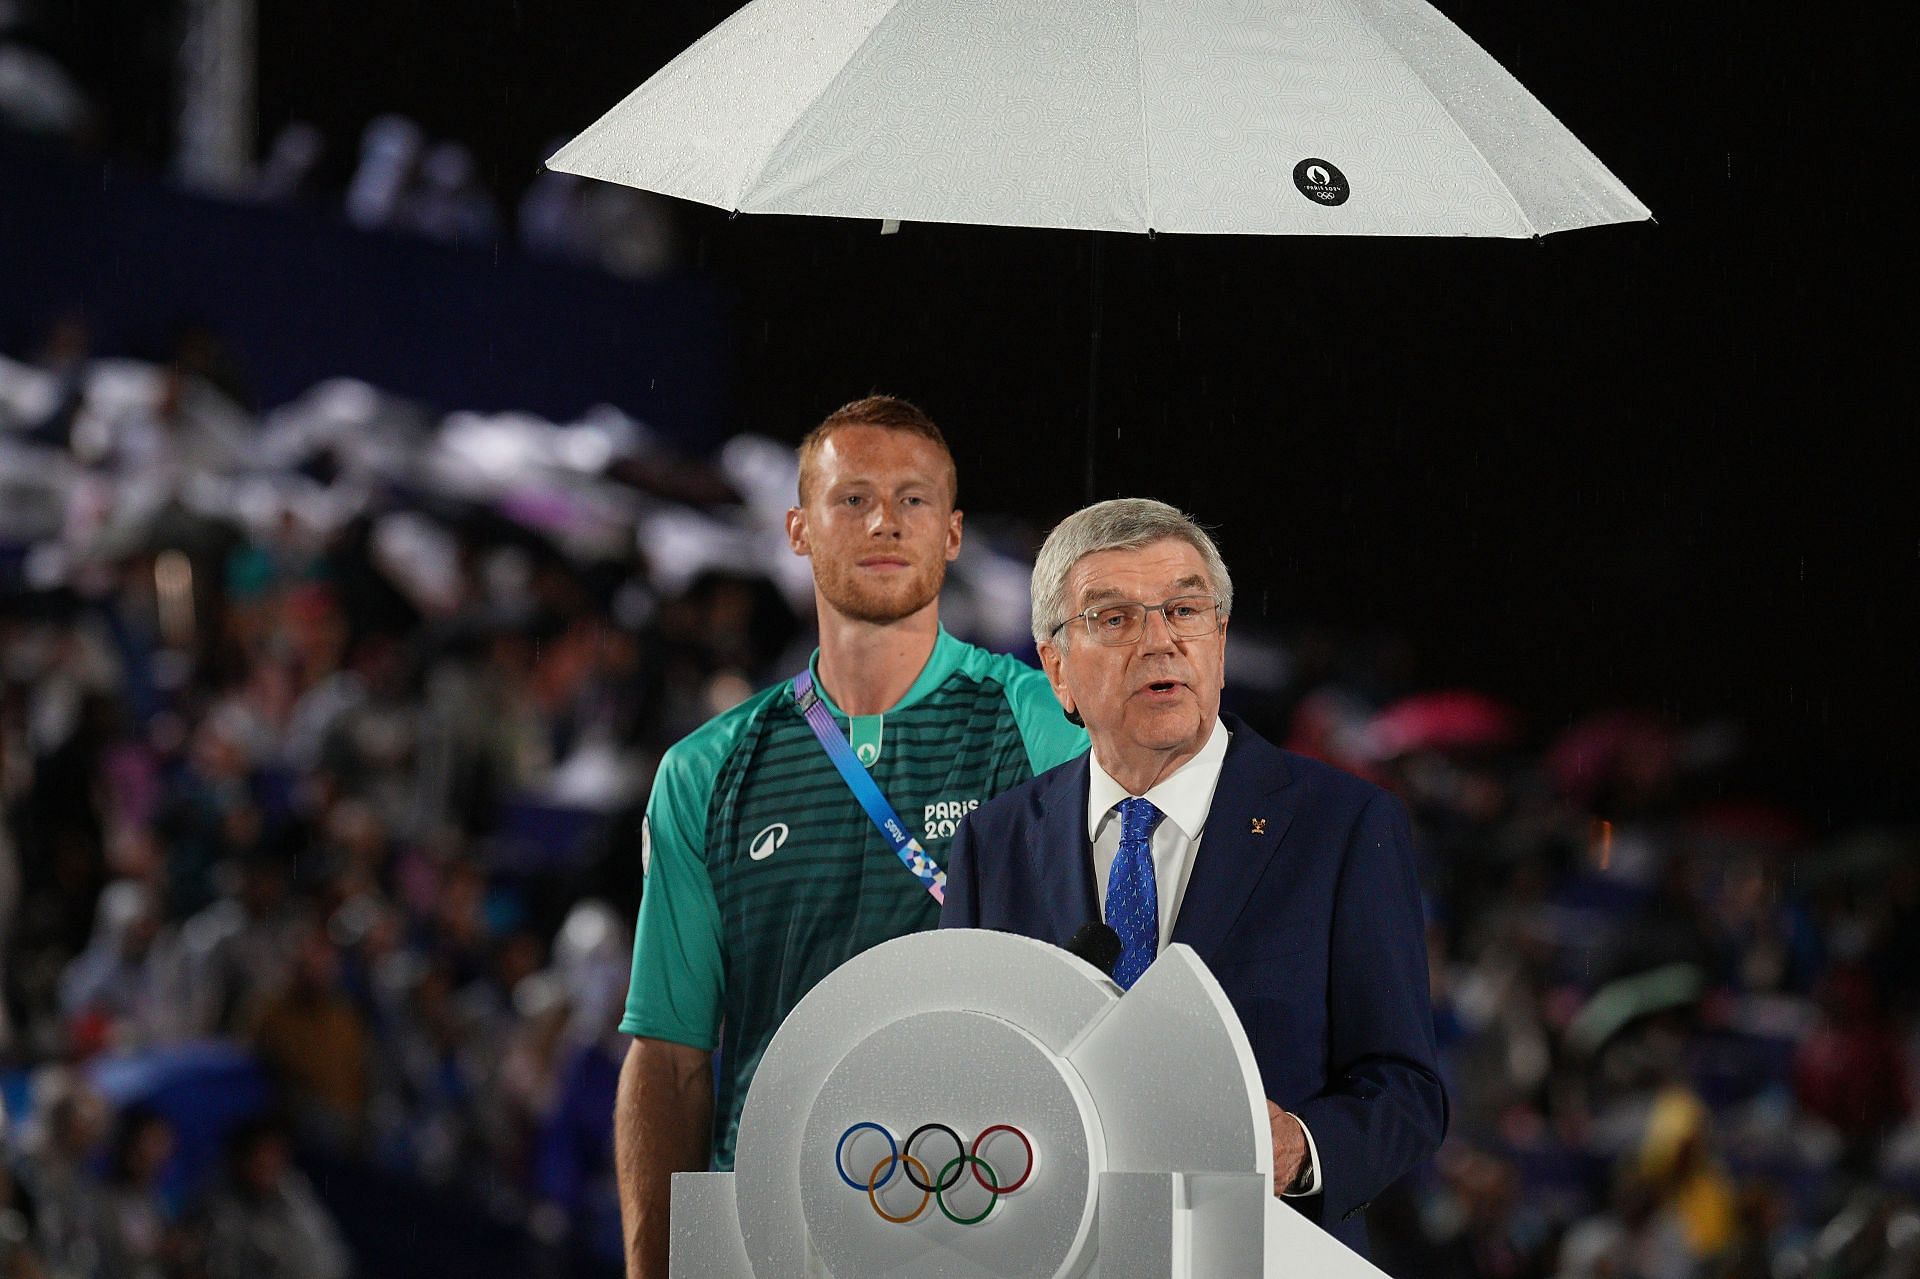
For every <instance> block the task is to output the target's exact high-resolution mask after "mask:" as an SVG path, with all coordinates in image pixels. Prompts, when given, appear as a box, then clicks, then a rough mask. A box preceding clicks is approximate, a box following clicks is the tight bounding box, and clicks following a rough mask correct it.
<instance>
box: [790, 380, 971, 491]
mask: <svg viewBox="0 0 1920 1279" xmlns="http://www.w3.org/2000/svg"><path fill="white" fill-rule="evenodd" d="M843 426H874V427H879V428H880V429H881V430H883V431H903V432H905V433H906V434H908V435H917V436H919V437H920V438H921V439H923V440H929V441H931V442H932V443H933V446H934V447H935V448H937V449H939V450H940V456H941V457H943V458H945V459H946V463H947V496H948V498H949V499H950V500H951V502H952V503H953V504H954V505H956V506H957V505H959V502H960V468H958V467H957V466H955V465H954V464H953V450H952V449H950V448H948V447H947V437H946V436H944V435H942V434H940V428H939V427H937V426H935V425H934V423H933V419H932V418H930V417H928V416H927V415H926V413H925V411H923V410H922V409H921V408H920V407H919V406H918V405H916V404H910V403H908V402H907V401H906V400H903V399H901V398H900V397H899V396H897V395H869V396H867V397H866V398H865V399H859V400H855V401H853V402H852V403H851V404H843V405H841V406H840V407H839V408H837V409H835V410H834V411H833V412H831V413H829V414H827V415H826V417H824V418H822V419H821V420H820V425H818V426H816V427H814V428H813V429H812V430H811V431H808V432H807V434H806V438H805V439H802V440H801V441H800V503H801V505H803V506H804V505H805V504H806V501H807V476H808V475H809V474H810V473H811V472H812V470H813V465H814V459H816V458H817V457H819V455H820V446H821V445H823V444H825V443H826V442H827V437H828V436H829V435H832V434H833V433H834V432H835V431H837V430H839V429H840V428H841V427H843Z"/></svg>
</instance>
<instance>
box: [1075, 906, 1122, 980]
mask: <svg viewBox="0 0 1920 1279" xmlns="http://www.w3.org/2000/svg"><path fill="white" fill-rule="evenodd" d="M1067 953H1068V954H1069V955H1075V956H1078V957H1079V958H1081V959H1084V960H1086V961H1087V962H1088V963H1089V964H1092V965H1093V966H1094V967H1095V968H1098V969H1099V970H1100V971H1101V972H1103V973H1105V974H1106V975H1107V976H1109V977H1111V976H1113V966H1114V965H1115V964H1117V963H1119V962H1120V934H1119V933H1116V932H1114V931H1113V929H1111V928H1109V927H1108V926H1107V925H1105V924H1103V923H1101V922H1100V921H1099V920H1097V919H1096V920H1093V921H1092V922H1090V923H1085V924H1082V925H1080V928H1079V931H1077V932H1075V933H1074V935H1073V939H1072V940H1071V941H1069V942H1068V943H1067Z"/></svg>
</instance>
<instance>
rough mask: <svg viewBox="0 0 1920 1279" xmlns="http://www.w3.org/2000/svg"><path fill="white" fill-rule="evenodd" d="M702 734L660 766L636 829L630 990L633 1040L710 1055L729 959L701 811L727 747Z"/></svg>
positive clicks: (626, 1024)
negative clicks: (641, 871)
mask: <svg viewBox="0 0 1920 1279" xmlns="http://www.w3.org/2000/svg"><path fill="white" fill-rule="evenodd" d="M713 736H714V735H713V734H711V733H709V732H706V731H704V730H703V731H701V732H697V733H695V734H694V735H693V736H691V737H689V738H687V739H686V740H685V741H683V742H680V743H679V744H677V745H675V746H674V747H673V748H672V749H670V750H668V751H667V753H666V754H665V755H664V756H663V757H662V758H661V760H660V768H659V770H658V771H657V772H656V774H655V776H654V780H653V793H652V795H650V796H649V797H648V799H647V815H646V818H645V820H644V822H643V824H642V826H641V832H640V846H641V860H642V863H643V865H644V866H645V874H646V888H645V891H643V892H642V893H641V896H640V922H639V926H638V928H636V929H635V931H634V938H633V977H632V980H631V981H630V982H629V984H628V986H627V1011H626V1016H624V1017H622V1018H621V1019H620V1029H621V1030H622V1031H624V1032H625V1033H627V1034H629V1035H640V1036H644V1037H646V1038H648V1039H664V1040H667V1041H668V1042H670V1043H676V1044H685V1045H687V1046H688V1047H691V1048H703V1049H706V1050H707V1051H709V1052H710V1051H712V1050H713V1048H714V1047H715V1045H717V1044H718V1043H719V1038H720V1017H721V995H722V992H723V989H724V974H725V957H724V955H723V953H722V948H721V941H720V905H719V902H718V901H717V900H716V899H715V897H714V893H713V880H712V879H711V878H709V877H708V875H707V855H706V829H707V803H708V800H709V798H710V796H711V794H712V790H713V783H714V777H715V775H716V774H717V773H718V771H719V768H720V765H721V763H722V762H723V761H724V760H725V748H724V743H722V742H716V741H713V740H711V738H712V737H713Z"/></svg>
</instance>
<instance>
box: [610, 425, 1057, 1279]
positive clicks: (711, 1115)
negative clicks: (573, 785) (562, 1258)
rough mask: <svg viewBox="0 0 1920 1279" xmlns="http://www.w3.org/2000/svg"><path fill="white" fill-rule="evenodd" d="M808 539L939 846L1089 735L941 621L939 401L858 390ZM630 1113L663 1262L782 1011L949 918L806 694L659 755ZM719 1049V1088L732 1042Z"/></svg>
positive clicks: (863, 692) (626, 1215) (897, 781)
mask: <svg viewBox="0 0 1920 1279" xmlns="http://www.w3.org/2000/svg"><path fill="white" fill-rule="evenodd" d="M799 487H800V493H799V499H800V503H799V505H798V506H796V507H794V508H793V509H792V510H791V511H789V512H788V513H787V534H788V538H789V540H790V541H791V543H792V545H793V550H794V553H795V554H796V555H804V556H807V557H809V558H810V559H811V560H812V562H813V581H814V601H815V605H816V608H817V610H818V613H819V628H820V648H819V650H818V651H817V652H816V653H815V654H814V657H813V661H812V663H811V666H810V670H811V673H812V676H813V682H814V686H815V688H816V689H817V690H818V692H819V694H820V696H821V699H822V701H823V703H824V704H825V705H826V707H827V709H828V710H829V711H830V712H831V713H832V715H833V719H834V722H835V724H836V725H837V726H838V727H839V729H840V730H841V731H842V732H843V733H845V734H846V735H847V737H848V740H849V741H850V742H851V743H852V746H853V749H854V752H855V754H856V756H857V757H858V758H859V760H860V762H861V764H863V765H864V766H865V767H866V769H867V771H868V772H869V773H870V774H871V775H872V776H873V779H874V781H875V782H876V783H877V784H878V786H879V788H880V791H881V793H882V794H884V795H885V796H886V798H887V799H888V801H889V802H890V803H891V804H892V806H893V809H894V811H895V812H896V813H898V814H899V816H900V818H901V820H902V821H903V822H904V823H905V825H906V827H907V830H908V833H909V834H910V835H912V836H913V837H914V838H916V839H917V840H918V841H919V843H920V846H921V847H922V848H923V849H924V850H925V851H926V853H927V854H928V856H930V857H931V858H932V859H933V860H934V861H935V862H941V861H943V860H944V858H945V857H946V853H947V847H948V845H949V843H950V842H951V841H952V837H953V832H954V829H955V827H957V826H958V824H959V821H960V818H961V817H962V816H963V815H964V814H965V813H966V812H967V811H969V810H970V809H972V808H975V807H977V806H979V805H980V804H981V803H983V802H985V801H986V800H988V799H991V798H992V797H993V796H995V795H997V794H999V793H1000V792H1001V791H1003V790H1007V789H1009V788H1010V787H1013V786H1015V785H1018V784H1019V783H1021V782H1024V781H1026V780H1027V779H1028V778H1030V777H1033V776H1036V775H1037V774H1039V773H1042V772H1045V771H1046V770H1047V769H1049V768H1051V767H1053V766H1054V765H1055V764H1059V763H1064V762H1065V761H1066V760H1068V759H1071V758H1073V757H1074V756H1075V755H1078V754H1080V753H1081V752H1082V751H1084V750H1086V748H1087V737H1086V734H1085V732H1084V731H1082V730H1081V729H1079V728H1077V727H1075V726H1073V725H1071V724H1069V723H1068V721H1067V720H1066V718H1065V717H1064V716H1063V714H1062V713H1061V711H1060V707H1059V703H1058V702H1057V701H1056V700H1055V699H1054V697H1053V693H1052V691H1051V689H1050V688H1049V687H1048V685H1047V681H1046V678H1045V677H1044V676H1043V675H1042V674H1041V673H1040V672H1038V671H1036V670H1034V669H1032V668H1031V667H1028V666H1026V665H1025V664H1023V663H1021V662H1019V661H1016V660H1014V659H1013V658H1009V657H1001V656H997V655H995V654H992V653H988V652H986V651H985V650H982V649H979V648H975V647H974V646H973V645H971V644H965V643H962V642H961V641H959V640H956V639H954V638H953V637H952V636H951V635H949V634H947V633H946V632H945V631H944V630H942V629H941V627H940V613H939V610H940V587H941V583H942V582H943V581H944V579H945V576H946V567H947V565H948V564H949V563H950V562H951V561H952V560H953V559H954V557H955V556H957V555H958V554H959V553H960V534H961V512H960V511H959V509H958V508H957V506H956V505H955V499H956V497H957V477H956V474H955V470H954V465H953V456H952V454H951V453H950V452H949V451H948V450H947V445H946V441H945V440H944V439H943V438H942V437H941V435H940V431H939V428H938V427H936V426H935V425H934V424H933V422H932V421H931V420H930V419H929V418H928V417H927V416H926V415H925V414H924V413H922V412H921V411H920V410H919V409H917V408H915V407H913V406H912V405H910V404H907V403H906V402H904V401H901V400H897V399H893V398H892V397H889V396H873V397H869V398H868V399H864V400H858V401H856V402H854V403H852V404H849V405H847V406H846V407H845V408H842V409H840V410H838V411H837V412H835V413H833V414H832V415H831V416H829V417H828V418H827V419H826V420H825V421H824V422H822V423H821V424H820V425H819V426H817V427H815V428H814V429H813V431H811V432H810V433H809V434H808V436H807V438H806V439H805V440H803V441H802V442H801V445H800V485H799ZM641 859H642V862H643V864H644V865H645V868H646V870H645V873H646V891H645V893H644V894H643V895H642V898H641V905H640V924H639V929H638V932H637V934H636V936H635V939H634V948H633V980H632V984H631V986H630V987H629V990H628V995H627V1009H626V1016H625V1017H624V1018H622V1020H621V1023H620V1028H621V1030H623V1031H625V1032H626V1033H627V1034H630V1035H632V1036H634V1040H633V1044H632V1046H631V1047H630V1049H629V1050H628V1053H627V1060H626V1063H625V1065H624V1067H623V1068H622V1070H621V1073H620V1092H619V1101H618V1104H617V1106H616V1109H615V1115H614V1135H615V1148H616V1153H617V1163H618V1170H619V1176H620V1197H621V1211H622V1217H623V1220H624V1223H625V1228H626V1236H627V1269H628V1274H629V1275H630V1276H633V1277H635V1279H664V1277H665V1275H666V1265H667V1229H666V1224H667V1211H666V1209H667V1201H668V1186H669V1178H670V1177H671V1176H672V1174H673V1173H675V1172H682V1171H697V1170H701V1169H705V1168H707V1167H709V1166H712V1167H716V1168H721V1169H726V1168H731V1167H732V1166H733V1146H734V1137H735V1133H736V1131H737V1129H738V1126H739V1121H740V1108H741V1106H742V1104H743V1103H744V1102H745V1100H746V1094H747V1088H748V1085H749V1084H750V1083H751V1081H752V1078H753V1071H754V1068H755V1067H756V1066H757V1065H758V1064H759V1061H760V1057H761V1054H762V1053H763V1052H764V1051H765V1050H766V1047H767V1044H768V1042H769V1041H770V1040H771V1039H772V1038H773V1033H774V1031H775V1030H777V1029H778V1028H779V1025H780V1022H781V1021H782V1019H784V1018H785V1017H786V1015H787V1013H788V1012H789V1011H790V1010H791V1009H792V1008H793V1006H794V1005H795V1004H796V1003H798V1002H799V1000H800V998H801V997H802V996H803V995H805V994H806V993H807V991H809V990H810V989H812V988H813V986H814V984H815V983H817V982H818V981H819V980H820V979H821V978H823V977H825V976H826V975H827V974H828V973H829V972H832V971H833V969H834V968H836V967H838V966H839V965H840V964H842V963H844V962H846V961H847V960H848V959H850V958H852V957H853V956H854V955H857V954H859V953H860V952H861V951H863V950H866V949H868V948H870V947H872V946H876V945H878V944H879V943H881V942H883V941H886V940H888V939H889V938H893V937H898V936H900V935H902V934H903V933H910V932H916V931H919V930H921V929H928V928H933V927H934V926H935V925H936V924H938V922H939V918H940V911H939V905H938V903H936V902H935V901H934V899H933V897H932V895H931V894H930V893H929V892H928V891H927V888H926V887H925V885H923V884H922V883H921V881H920V880H919V879H917V878H915V876H914V875H913V874H912V873H911V872H910V871H909V870H908V869H907V868H906V867H905V866H904V865H903V864H902V863H901V861H900V859H899V858H898V856H896V854H895V853H894V851H893V848H892V847H891V846H890V845H889V843H888V841H887V840H886V839H885V838H884V837H883V836H882V835H881V833H880V831H879V830H878V829H877V828H876V827H875V826H874V824H873V822H872V820H871V819H870V818H869V817H868V816H867V813H866V811H865V810H864V809H862V807H861V806H860V804H859V802H858V801H856V800H855V799H854V797H853V794H852V792H851V791H850V790H849V789H848V786H847V783H846V782H845V781H844V780H843V779H842V777H841V776H840V774H839V773H838V772H837V771H836V770H835V768H834V765H833V763H832V761H831V760H830V759H829V758H828V756H827V754H826V752H825V750H824V749H823V748H822V746H821V743H820V741H819V740H818V739H817V738H816V737H815V736H814V733H813V730H812V729H811V728H810V727H809V726H808V724H807V721H806V720H805V718H803V716H802V712H801V709H800V708H799V707H798V706H797V705H796V703H795V699H794V691H793V687H792V684H791V683H783V684H779V685H776V686H774V687H773V688H770V689H767V690H766V691H764V692H762V693H760V694H758V695H757V696H755V697H752V698H750V699H748V700H747V701H746V702H744V703H742V704H741V705H739V706H737V707H735V708H734V709H733V710H730V711H728V712H727V713H725V714H724V715H721V716H719V717H717V718H715V719H713V720H711V721H709V722H708V723H707V724H705V725H703V726H702V727H701V728H699V729H697V730H696V731H694V732H693V733H691V734H689V735H688V736H687V737H686V738H685V739H684V740H682V741H681V742H679V743H678V744H676V745H675V746H674V747H673V748H672V749H671V750H669V751H668V752H667V754H666V756H665V757H664V758H663V759H662V760H661V761H660V768H659V772H658V773H657V775H656V776H655V778H654V784H653V794H652V796H651V798H650V799H649V801H648V804H647V815H646V820H645V823H644V825H643V828H642V832H641ZM715 1049H718V1050H719V1052H720V1070H719V1076H720V1079H719V1088H720V1091H719V1096H718V1097H717V1098H716V1097H715V1096H714V1093H713V1078H714V1071H713V1067H712V1053H713V1052H714V1051H715Z"/></svg>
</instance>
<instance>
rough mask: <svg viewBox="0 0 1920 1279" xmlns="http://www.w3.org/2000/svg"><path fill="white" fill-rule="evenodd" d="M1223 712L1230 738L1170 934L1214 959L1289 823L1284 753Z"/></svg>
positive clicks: (1287, 772)
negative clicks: (1231, 735)
mask: <svg viewBox="0 0 1920 1279" xmlns="http://www.w3.org/2000/svg"><path fill="white" fill-rule="evenodd" d="M1223 718H1225V719H1226V723H1227V727H1228V728H1229V729H1230V730H1232V732H1233V740H1232V742H1231V743H1229V744H1228V746H1227V756H1226V759H1225V760H1223V761H1222V762H1221V765H1220V781H1219V783H1218V784H1217V785H1216V786H1215V787H1214V791H1213V806H1212V807H1211V808H1210V809H1209V810H1208V812H1207V825H1206V830H1205V831H1204V832H1203V833H1202V835H1201V838H1200V850H1199V853H1198V854H1197V855H1196V856H1195V858H1194V863H1193V873H1192V874H1191V875H1190V876H1189V877H1188V879H1187V892H1186V896H1185V897H1183V898H1182V899H1181V902H1180V917H1179V919H1178V920H1176V921H1175V922H1174V927H1173V940H1174V941H1177V942H1184V943H1186V944H1187V945H1189V946H1191V947H1193V949H1194V950H1195V951H1196V952H1198V953H1199V955H1200V958H1201V959H1202V960H1211V959H1212V958H1213V955H1214V952H1215V951H1216V950H1218V949H1219V946H1220V943H1221V942H1222V941H1224V940H1225V939H1226V936H1227V933H1228V931H1229V930H1230V929H1231V928H1232V927H1233V924H1234V922H1235V921H1236V920H1238V919H1239V917H1240V913H1241V911H1242V910H1243V909H1244V908H1245V906H1246V904H1247V898H1248V897H1249V896H1251V895H1252V893H1253V889H1254V886H1255V885H1256V884H1258V883H1259V882H1260V877H1261V876H1262V875H1263V874H1264V873H1265V872H1266V869H1267V866H1268V864H1269V863H1270V862H1272V860H1273V859H1274V857H1275V856H1276V855H1278V853H1279V851H1280V847H1281V845H1282V844H1283V843H1284V842H1285V839H1286V834H1287V827H1288V825H1289V824H1291V822H1292V821H1293V807H1292V805H1291V803H1289V802H1288V800H1289V796H1287V794H1286V789H1287V786H1288V784H1289V783H1290V782H1291V780H1292V778H1291V775H1290V773H1289V770H1288V768H1287V763H1286V757H1285V756H1284V755H1282V754H1281V753H1280V752H1279V751H1278V750H1276V749H1274V748H1273V747H1272V746H1270V745H1268V744H1267V742H1266V741H1265V740H1264V739H1263V738H1261V737H1260V736H1259V735H1258V734H1257V733H1255V732H1254V731H1253V730H1252V729H1250V728H1248V727H1247V726H1246V725H1245V724H1244V723H1242V722H1240V721H1239V720H1238V719H1235V718H1233V717H1231V716H1227V717H1223Z"/></svg>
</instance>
